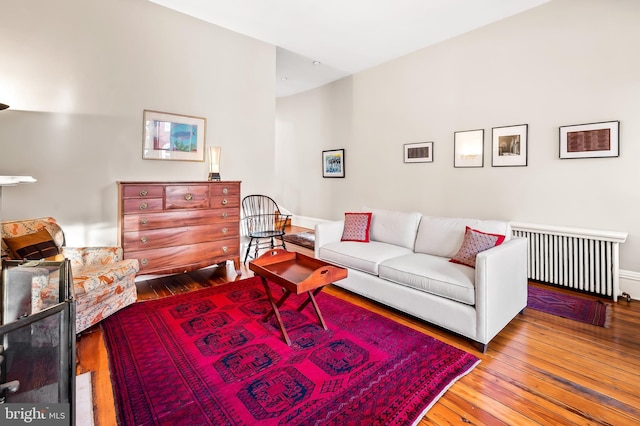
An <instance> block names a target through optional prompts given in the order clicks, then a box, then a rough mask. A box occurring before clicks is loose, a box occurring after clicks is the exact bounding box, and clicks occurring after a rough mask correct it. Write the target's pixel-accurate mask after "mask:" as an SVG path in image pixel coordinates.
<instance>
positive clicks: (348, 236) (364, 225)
mask: <svg viewBox="0 0 640 426" xmlns="http://www.w3.org/2000/svg"><path fill="white" fill-rule="evenodd" d="M371 215H372V213H345V214H344V230H343V231H342V238H341V239H340V241H358V242H361V243H368V242H369V228H370V227H371Z"/></svg>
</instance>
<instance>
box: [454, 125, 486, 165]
mask: <svg viewBox="0 0 640 426" xmlns="http://www.w3.org/2000/svg"><path fill="white" fill-rule="evenodd" d="M453 155H454V158H453V167H483V166H484V129H480V130H465V131H463V132H454V134H453Z"/></svg>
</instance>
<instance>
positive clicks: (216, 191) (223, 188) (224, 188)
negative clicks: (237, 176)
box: [209, 182, 240, 197]
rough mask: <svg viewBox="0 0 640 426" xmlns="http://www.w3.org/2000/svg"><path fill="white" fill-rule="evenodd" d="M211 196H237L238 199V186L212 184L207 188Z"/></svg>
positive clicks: (227, 183)
mask: <svg viewBox="0 0 640 426" xmlns="http://www.w3.org/2000/svg"><path fill="white" fill-rule="evenodd" d="M209 188H210V189H209V191H210V193H211V196H214V195H223V196H228V195H237V196H238V197H240V184H239V183H236V182H222V183H212V184H211V185H210V186H209Z"/></svg>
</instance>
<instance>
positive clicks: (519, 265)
mask: <svg viewBox="0 0 640 426" xmlns="http://www.w3.org/2000/svg"><path fill="white" fill-rule="evenodd" d="M363 211H367V212H372V213H373V215H372V219H371V227H370V241H369V242H368V243H367V242H354V241H341V237H342V232H343V227H344V221H335V222H324V223H320V224H318V225H316V227H315V238H316V241H315V256H316V257H317V258H319V259H322V260H325V261H328V262H331V263H334V264H337V265H341V266H344V267H347V268H348V269H349V276H348V277H347V278H345V279H344V280H340V281H337V282H336V283H335V284H336V285H338V286H340V287H343V288H345V289H348V290H350V291H353V292H355V293H358V294H360V295H362V296H365V297H367V298H370V299H372V300H375V301H377V302H380V303H382V304H384V305H388V306H390V307H392V308H395V309H398V310H400V311H402V312H405V313H407V314H410V315H412V316H414V317H417V318H420V319H422V320H425V321H428V322H430V323H432V324H435V325H437V326H440V327H442V328H445V329H447V330H449V331H452V332H454V333H457V334H459V335H462V336H464V337H467V338H469V339H471V340H473V341H474V342H476V345H477V347H478V349H479V350H480V351H482V352H484V351H486V348H487V344H488V343H489V341H490V340H491V339H492V338H493V337H495V336H496V334H498V333H499V332H500V330H502V329H503V328H504V327H505V326H506V325H507V324H508V323H509V322H510V321H511V320H512V319H513V318H514V317H515V316H516V315H517V314H518V313H519V312H522V311H523V310H524V308H525V307H526V305H527V248H526V244H525V239H523V238H511V227H510V225H509V223H508V222H503V221H483V220H474V219H462V218H442V217H429V216H423V215H422V214H420V213H417V212H412V213H407V212H397V211H389V210H380V209H363ZM467 226H469V227H471V228H473V229H476V230H479V231H482V232H486V233H491V234H500V235H504V236H505V241H504V242H503V243H502V244H500V245H497V246H495V247H493V248H490V249H488V250H485V251H482V252H480V253H478V255H477V256H476V267H475V269H474V268H472V267H469V266H465V265H461V264H457V263H452V262H449V259H450V258H451V257H453V256H454V255H455V254H456V253H457V251H458V249H459V248H460V246H461V245H462V242H463V240H464V235H465V230H466V227H467Z"/></svg>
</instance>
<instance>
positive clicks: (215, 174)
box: [209, 146, 220, 182]
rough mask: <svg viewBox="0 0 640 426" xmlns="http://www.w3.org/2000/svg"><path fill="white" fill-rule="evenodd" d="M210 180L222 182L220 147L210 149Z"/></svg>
mask: <svg viewBox="0 0 640 426" xmlns="http://www.w3.org/2000/svg"><path fill="white" fill-rule="evenodd" d="M209 180H210V181H216V182H217V181H219V180H220V147H219V146H210V147H209Z"/></svg>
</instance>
